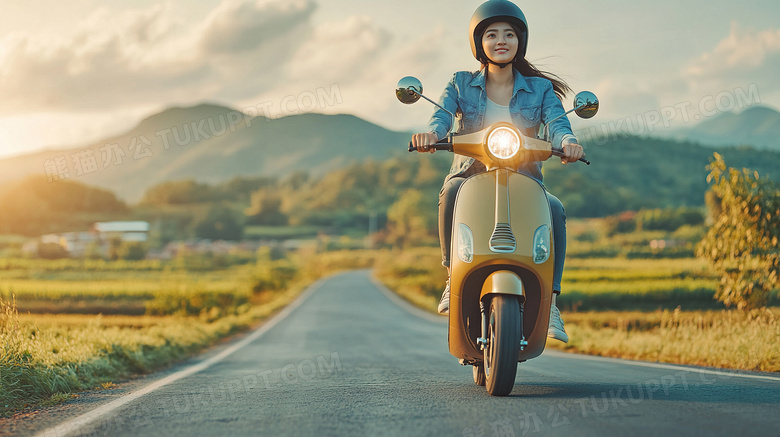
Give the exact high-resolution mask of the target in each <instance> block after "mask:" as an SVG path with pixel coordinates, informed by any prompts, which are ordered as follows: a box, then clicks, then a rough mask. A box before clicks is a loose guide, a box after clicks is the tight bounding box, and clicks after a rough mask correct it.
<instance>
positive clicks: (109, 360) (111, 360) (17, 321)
mask: <svg viewBox="0 0 780 437" xmlns="http://www.w3.org/2000/svg"><path fill="white" fill-rule="evenodd" d="M373 263H374V256H373V255H372V254H371V253H366V254H363V256H360V257H356V256H355V255H354V253H349V252H330V253H324V254H309V255H303V256H297V257H295V258H292V259H287V258H283V259H273V257H270V256H266V257H264V258H262V259H259V260H258V262H257V264H256V265H247V266H243V267H237V268H231V269H229V274H230V276H236V277H239V278H243V280H245V281H246V283H242V284H240V288H241V290H236V292H237V293H238V294H239V295H241V294H242V293H243V294H245V295H246V296H247V299H246V301H244V300H238V301H236V300H235V299H234V300H231V301H230V302H229V305H227V304H226V303H225V302H224V301H223V300H221V299H219V296H221V295H222V293H223V292H224V291H225V290H224V289H223V287H217V290H216V291H215V292H214V294H213V296H214V298H213V299H211V298H210V297H209V296H211V295H209V293H208V291H209V290H211V289H210V288H209V287H206V288H205V291H204V289H203V288H200V289H199V288H197V287H196V288H192V289H189V291H186V290H185V291H181V290H173V291H170V290H167V289H166V290H162V291H159V290H158V292H155V293H152V295H151V296H150V298H151V301H152V302H159V301H160V300H162V301H164V302H166V305H165V308H169V309H177V308H178V310H176V311H173V312H170V311H168V312H163V314H167V315H164V316H149V315H146V316H100V315H73V314H67V315H66V314H61V315H36V314H22V315H20V314H18V312H17V311H16V308H15V306H14V305H13V301H8V300H2V299H0V417H8V416H10V415H12V414H14V413H17V412H20V411H23V410H25V409H27V408H30V407H35V406H38V405H47V404H51V403H57V402H60V401H63V400H66V399H68V398H70V397H71V396H73V395H75V393H77V392H78V391H81V390H86V389H91V388H97V387H101V386H103V387H106V386H111V384H112V382H113V381H116V380H118V379H122V378H127V377H129V376H132V375H135V374H142V373H148V372H151V371H155V370H159V369H161V368H164V367H165V366H168V365H170V364H171V363H174V362H176V361H179V360H181V359H184V358H186V357H188V356H191V355H193V354H195V353H197V352H199V351H202V350H203V349H205V348H206V347H208V346H210V345H212V344H214V343H215V342H217V341H219V340H221V339H224V338H226V337H228V336H230V335H232V334H234V333H237V332H240V331H244V330H247V329H249V328H251V327H252V326H255V325H257V324H258V323H259V322H261V321H263V320H265V319H267V318H268V317H270V316H272V315H273V314H275V313H276V312H277V311H279V310H280V309H281V308H283V307H284V306H286V305H287V304H289V303H290V302H291V301H293V300H294V299H295V298H296V297H297V296H298V295H299V294H300V293H301V291H302V290H304V289H305V288H306V287H307V286H308V285H310V284H311V283H313V282H314V281H315V280H317V279H319V278H321V277H324V276H327V275H329V274H332V273H335V272H337V271H339V270H345V269H353V268H369V267H371V266H372V265H373ZM56 268H58V266H55V269H56ZM127 270H133V268H132V266H131V267H130V268H128V269H127ZM239 272H241V274H239ZM208 274H209V275H212V276H213V275H216V273H214V272H209V273H208ZM217 276H218V275H217ZM50 279H52V280H55V281H57V280H61V279H62V277H61V276H56V275H55V276H54V277H53V278H50ZM76 279H77V280H81V278H76ZM115 279H117V280H121V278H115ZM135 279H137V278H134V280H135ZM134 280H131V281H129V283H128V284H127V288H128V289H129V290H131V289H132V284H133V282H134ZM218 280H221V279H219V278H216V279H215V281H218ZM239 282H240V281H239ZM143 284H144V283H143V282H141V286H142V287H143V286H144V285H143ZM236 284H237V283H236ZM237 286H238V285H237ZM199 290H200V292H202V293H201V294H200V295H199V294H198V291H199ZM247 290H248V291H247ZM212 291H213V290H212ZM87 294H89V293H87ZM81 296H82V297H83V296H84V294H81ZM119 297H121V296H119ZM193 297H194V298H195V299H192V298H193ZM193 300H200V301H201V302H200V303H199V304H193V303H192V301H193ZM123 302H124V301H123V300H121V299H119V300H117V301H113V302H112V304H113V305H116V304H117V303H118V304H119V305H122V304H123ZM209 305H210V306H209ZM147 310H149V307H147ZM148 314H155V313H154V312H153V311H149V312H148Z"/></svg>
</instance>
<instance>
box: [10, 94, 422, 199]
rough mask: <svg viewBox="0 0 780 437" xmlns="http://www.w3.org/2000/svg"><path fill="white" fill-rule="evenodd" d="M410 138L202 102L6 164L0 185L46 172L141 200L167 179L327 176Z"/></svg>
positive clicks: (346, 120) (349, 120)
mask: <svg viewBox="0 0 780 437" xmlns="http://www.w3.org/2000/svg"><path fill="white" fill-rule="evenodd" d="M408 139H409V134H408V133H401V132H393V131H389V130H387V129H384V128H382V127H380V126H377V125H374V124H372V123H369V122H367V121H364V120H361V119H359V118H357V117H354V116H352V115H323V114H302V115H292V116H288V117H284V118H279V119H273V120H271V119H267V118H264V117H262V116H258V117H250V116H248V115H245V114H243V113H241V112H238V111H236V110H233V109H231V108H227V107H223V106H218V105H211V104H202V105H197V106H193V107H187V108H178V107H177V108H170V109H167V110H165V111H162V112H160V113H158V114H154V115H152V116H150V117H148V118H146V119H144V120H142V121H141V122H140V123H139V124H138V125H137V126H136V127H134V128H133V129H130V130H129V131H127V132H125V133H124V134H122V135H118V136H116V137H112V138H106V139H105V140H102V141H99V142H97V143H95V144H92V145H87V146H84V147H79V148H74V149H71V150H54V151H52V150H50V151H45V152H39V153H35V154H31V155H25V156H20V157H13V158H7V159H3V160H0V184H6V183H8V182H10V181H13V180H18V179H22V178H24V177H26V176H29V175H31V174H39V173H45V174H47V175H48V176H49V179H50V180H57V179H69V180H78V181H79V182H82V183H86V184H89V185H94V186H98V187H101V188H104V189H108V190H111V191H113V192H115V193H116V194H117V195H118V196H120V197H121V198H123V199H124V200H126V201H129V202H136V201H138V200H140V198H141V197H142V195H143V193H144V191H145V190H146V189H147V188H149V187H151V186H153V185H156V184H158V183H161V182H164V181H168V180H177V179H187V178H192V179H195V180H197V181H199V182H209V183H215V182H221V181H225V180H228V179H231V178H233V177H235V176H283V175H285V174H289V173H292V172H295V171H297V170H304V171H308V172H309V173H311V174H312V175H315V176H321V175H323V174H325V173H327V172H329V171H331V170H334V169H336V168H341V167H344V166H345V165H347V164H349V163H350V162H355V161H361V160H363V159H365V158H373V159H377V160H382V159H385V158H387V157H389V156H392V155H399V154H401V153H404V150H405V148H404V145H405V144H406V143H407V142H408Z"/></svg>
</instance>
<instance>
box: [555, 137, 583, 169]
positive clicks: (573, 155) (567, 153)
mask: <svg viewBox="0 0 780 437" xmlns="http://www.w3.org/2000/svg"><path fill="white" fill-rule="evenodd" d="M561 146H562V147H563V155H564V156H563V157H561V163H563V164H568V163H570V162H577V160H578V159H580V158H582V157H583V156H585V152H584V151H583V150H582V146H580V145H579V144H577V139H576V138H574V137H569V138H566V140H564V141H563V144H561Z"/></svg>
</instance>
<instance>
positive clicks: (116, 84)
mask: <svg viewBox="0 0 780 437" xmlns="http://www.w3.org/2000/svg"><path fill="white" fill-rule="evenodd" d="M314 7H315V6H314V4H313V3H312V2H311V1H309V0H304V1H297V2H289V1H285V0H270V1H263V2H254V1H248V0H226V1H225V2H223V3H222V4H220V5H219V6H218V7H217V8H215V9H214V10H213V11H212V12H211V13H210V14H209V15H208V16H207V17H206V18H205V19H204V20H203V21H202V22H201V23H196V24H195V25H191V26H185V25H184V23H181V22H179V21H177V18H176V12H175V11H174V9H173V7H172V6H171V5H169V4H163V5H155V6H152V7H150V8H148V9H145V10H133V11H122V12H112V11H109V10H107V9H99V10H96V11H95V12H93V13H92V14H91V15H90V16H88V17H87V18H85V19H84V20H83V21H82V22H81V23H79V24H78V25H77V28H78V30H77V31H76V32H75V33H74V35H73V36H71V37H63V38H62V39H59V40H56V39H51V38H47V37H43V36H39V35H29V34H15V35H11V36H8V37H6V38H4V39H3V40H0V95H2V96H3V99H2V100H0V114H1V113H5V114H20V113H25V112H28V113H29V112H41V111H57V110H59V111H94V110H113V109H115V108H123V107H128V106H136V107H138V106H149V105H159V104H166V103H171V104H173V103H175V104H188V103H195V102H199V101H202V100H213V99H220V100H228V101H229V100H230V99H231V98H234V97H236V96H242V95H252V94H256V93H257V92H259V91H261V90H263V89H270V88H272V87H273V86H274V85H275V83H276V81H277V80H278V79H279V76H280V72H281V71H282V69H283V67H284V65H285V63H286V62H287V61H289V60H290V58H291V57H292V53H293V52H294V50H293V49H292V48H293V47H296V48H297V47H299V46H300V45H301V43H303V42H305V41H306V40H307V39H308V38H309V36H307V34H309V33H310V32H308V31H307V30H306V25H307V24H308V21H309V17H310V15H311V13H312V11H313V10H314ZM301 38H302V40H301Z"/></svg>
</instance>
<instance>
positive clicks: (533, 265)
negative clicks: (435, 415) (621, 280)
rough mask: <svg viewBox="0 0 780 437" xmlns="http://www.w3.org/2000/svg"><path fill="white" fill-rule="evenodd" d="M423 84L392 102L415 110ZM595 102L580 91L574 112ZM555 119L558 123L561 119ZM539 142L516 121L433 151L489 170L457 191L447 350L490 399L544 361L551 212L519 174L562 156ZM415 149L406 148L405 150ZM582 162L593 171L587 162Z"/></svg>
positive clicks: (403, 88) (404, 88)
mask: <svg viewBox="0 0 780 437" xmlns="http://www.w3.org/2000/svg"><path fill="white" fill-rule="evenodd" d="M422 92H423V90H422V83H421V82H420V81H419V80H418V79H416V78H414V77H411V76H407V77H404V78H403V79H401V80H400V81H399V82H398V85H397V87H396V97H397V98H398V100H400V101H401V102H402V103H406V104H411V103H415V102H417V101H418V100H419V99H420V98H423V99H425V100H427V101H429V102H431V103H433V104H434V105H436V106H438V107H439V108H441V109H443V110H444V111H446V112H448V113H449V114H450V115H451V116H452V118H453V123H452V126H454V125H455V123H454V121H455V115H454V114H452V113H451V112H450V111H447V110H446V109H444V108H442V107H441V106H439V105H438V104H437V103H436V102H434V101H433V100H431V99H429V98H427V97H425V96H424V95H423V93H422ZM598 106H599V103H598V99H597V98H596V96H595V95H594V94H593V93H591V92H589V91H583V92H580V93H578V94H577V95H576V96H575V98H574V108H573V109H571V110H569V111H567V112H566V113H565V114H563V115H561V116H560V117H564V116H565V115H566V114H569V113H570V112H572V111H574V112H576V114H577V115H578V116H580V117H582V118H590V117H593V116H594V115H596V112H597V111H598ZM560 117H558V118H560ZM558 118H556V119H554V120H551V121H550V122H549V123H547V125H546V126H545V125H542V126H541V129H540V131H539V134H538V135H537V138H531V137H528V136H525V135H523V134H522V133H521V132H520V130H518V129H517V128H516V127H515V126H514V125H512V124H511V123H505V122H500V123H495V124H493V125H491V126H489V127H487V128H485V129H483V130H481V131H479V132H473V133H469V134H463V135H458V134H453V133H448V134H447V136H446V137H445V138H444V139H443V140H440V141H439V142H437V143H436V144H434V145H432V146H431V147H435V148H436V150H446V151H449V152H453V153H457V154H460V155H465V156H469V157H472V158H475V159H476V160H478V161H480V162H481V163H483V164H484V165H485V167H486V168H487V172H485V173H480V174H476V175H473V176H471V177H469V178H468V179H466V181H464V182H463V184H462V185H461V187H460V189H459V191H458V194H457V200H456V203H455V211H454V216H453V225H452V226H453V230H452V251H451V253H452V254H453V257H452V259H451V261H450V263H451V265H450V269H451V274H450V314H449V350H450V354H452V355H453V356H455V357H456V358H458V359H459V362H460V364H462V365H471V366H473V373H474V382H475V383H476V384H477V385H480V386H486V388H487V392H488V393H490V394H491V395H493V396H506V395H508V394H509V393H510V392H511V391H512V389H513V388H514V383H515V376H516V374H517V364H518V363H520V362H523V361H526V360H529V359H531V358H535V357H537V356H539V355H540V354H541V353H542V351H544V346H545V343H546V341H547V326H548V324H549V319H550V307H551V304H552V293H553V285H552V284H553V264H554V257H555V254H554V253H553V247H554V245H553V234H552V214H551V212H550V205H549V202H548V200H547V192H546V191H545V189H544V187H543V186H542V184H540V183H539V182H538V181H536V180H535V179H533V178H531V177H528V176H526V175H524V174H521V173H518V172H516V171H515V169H517V168H518V167H519V166H520V164H522V163H526V162H531V161H544V160H547V159H548V158H550V157H551V156H553V155H554V156H563V150H562V149H560V148H555V147H553V146H552V144H551V143H550V142H549V131H548V126H549V125H550V124H551V123H552V122H553V121H555V120H557V119H558ZM414 150H416V149H415V148H414V147H413V146H412V143H411V142H410V143H409V151H410V152H412V151H414ZM580 161H583V162H585V163H586V164H588V165H590V162H588V161H587V160H586V159H585V158H584V157H583V158H581V159H580Z"/></svg>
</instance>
